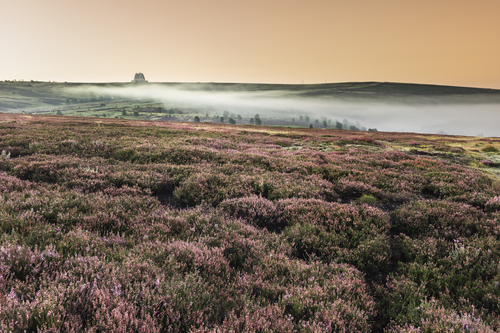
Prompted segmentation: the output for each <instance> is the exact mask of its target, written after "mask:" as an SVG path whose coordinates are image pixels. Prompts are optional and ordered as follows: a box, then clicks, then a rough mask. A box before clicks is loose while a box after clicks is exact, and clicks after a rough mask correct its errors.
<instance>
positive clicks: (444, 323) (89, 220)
mask: <svg viewBox="0 0 500 333" xmlns="http://www.w3.org/2000/svg"><path fill="white" fill-rule="evenodd" d="M486 144H488V145H490V146H492V147H496V146H498V145H499V144H500V140H497V139H488V141H487V142H486V141H484V142H483V141H482V140H480V139H472V138H461V137H452V136H432V135H414V134H401V133H382V132H360V131H357V132H351V131H343V130H325V129H310V130H305V129H292V128H276V127H274V128H266V127H262V126H258V127H254V126H228V125H223V124H204V123H196V124H193V123H190V124H187V123H170V122H147V121H127V120H119V119H104V120H103V119H99V122H95V121H94V120H92V119H89V118H69V117H61V116H60V117H50V116H49V117H40V116H29V117H28V116H24V115H13V114H0V152H3V153H2V157H1V158H0V331H2V332H24V331H26V332H48V331H51V332H131V331H132V332H199V333H202V332H370V331H371V332H390V333H392V332H417V331H418V332H445V331H450V330H452V331H456V332H458V331H471V332H472V331H474V332H498V331H499V330H500V320H499V318H500V273H499V269H498V263H499V261H500V233H499V232H500V224H499V222H500V199H499V198H500V192H499V190H500V186H499V181H498V179H497V178H495V177H496V176H494V175H493V174H489V173H487V172H489V171H491V170H493V169H494V168H497V167H498V166H497V165H496V164H494V163H490V164H489V165H488V168H484V165H486V164H485V163H483V162H484V161H490V160H491V161H493V160H495V159H496V158H497V157H496V155H495V154H497V152H495V151H494V150H492V149H491V148H488V146H485V145H486ZM482 161H483V162H482Z"/></svg>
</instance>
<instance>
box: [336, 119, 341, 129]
mask: <svg viewBox="0 0 500 333" xmlns="http://www.w3.org/2000/svg"><path fill="white" fill-rule="evenodd" d="M335 128H336V129H342V128H343V125H342V123H341V122H338V121H337V122H336V123H335Z"/></svg>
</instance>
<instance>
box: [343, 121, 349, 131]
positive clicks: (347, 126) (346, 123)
mask: <svg viewBox="0 0 500 333" xmlns="http://www.w3.org/2000/svg"><path fill="white" fill-rule="evenodd" d="M342 125H343V126H344V129H349V122H348V121H347V119H344V120H342Z"/></svg>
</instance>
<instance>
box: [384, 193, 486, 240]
mask: <svg viewBox="0 0 500 333" xmlns="http://www.w3.org/2000/svg"><path fill="white" fill-rule="evenodd" d="M391 218H392V219H393V220H394V224H393V226H392V231H393V232H394V233H404V234H406V235H408V236H410V237H412V238H413V237H444V238H445V239H446V240H447V241H452V240H453V239H457V238H460V237H470V236H473V235H475V234H479V235H488V234H489V233H490V232H492V231H493V230H494V229H495V223H492V222H491V221H488V220H487V219H486V215H485V214H484V213H483V212H482V211H480V210H478V209H477V208H474V207H472V206H469V205H467V204H460V203H454V202H449V201H430V200H420V201H414V202H411V203H408V204H406V205H404V206H402V207H401V208H399V209H397V210H395V211H394V212H392V213H391Z"/></svg>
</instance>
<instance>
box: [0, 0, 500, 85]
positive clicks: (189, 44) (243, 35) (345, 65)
mask: <svg viewBox="0 0 500 333" xmlns="http://www.w3.org/2000/svg"><path fill="white" fill-rule="evenodd" d="M498 13H500V2H499V1H491V0H478V1H465V0H453V1H451V0H444V1H429V0H422V1H407V0H379V1H368V0H351V1H346V0H316V1H315V0H312V1H304V0H267V1H263V0H253V1H230V0H212V1H201V0H183V1H166V0H144V1H132V0H105V1H96V0H88V1H79V2H74V1H67V0H44V1H36V0H16V1H4V3H3V4H2V10H1V11H0V41H1V42H2V44H1V45H2V52H1V53H0V69H1V70H0V80H6V79H7V80H12V79H24V80H30V79H34V80H42V81H47V80H55V81H70V82H113V81H130V80H132V79H133V75H134V73H136V72H138V71H141V72H143V73H144V74H145V76H146V79H147V80H149V81H154V82H166V81H169V82H262V83H301V82H302V80H304V83H322V82H325V80H326V81H327V82H345V81H392V82H413V83H430V84H445V85H459V86H475V87H489V88H500V66H499V65H498V60H499V59H500V43H498V38H499V37H500V20H499V19H498Z"/></svg>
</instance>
